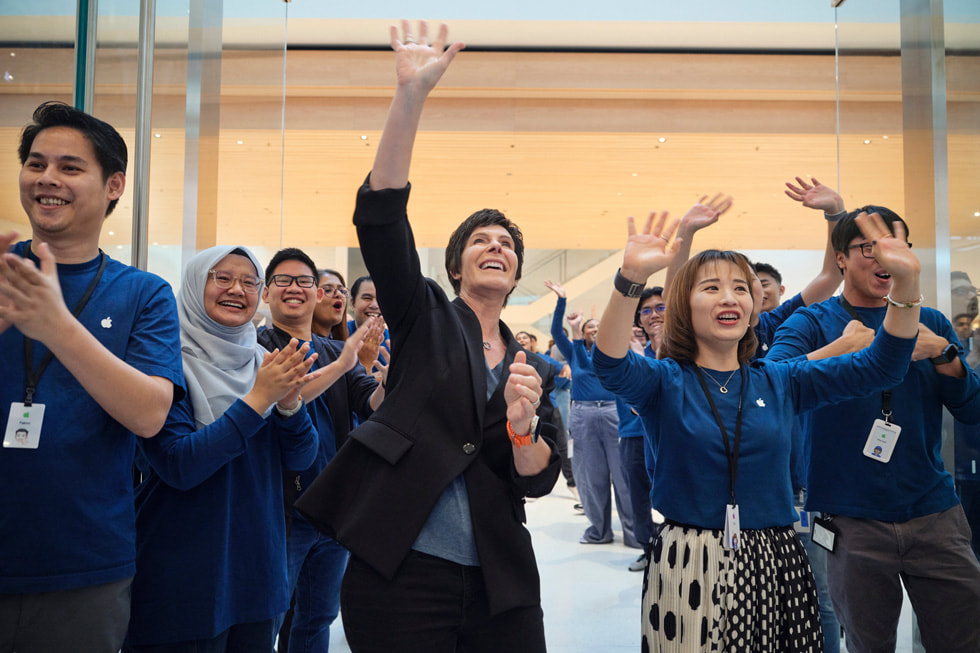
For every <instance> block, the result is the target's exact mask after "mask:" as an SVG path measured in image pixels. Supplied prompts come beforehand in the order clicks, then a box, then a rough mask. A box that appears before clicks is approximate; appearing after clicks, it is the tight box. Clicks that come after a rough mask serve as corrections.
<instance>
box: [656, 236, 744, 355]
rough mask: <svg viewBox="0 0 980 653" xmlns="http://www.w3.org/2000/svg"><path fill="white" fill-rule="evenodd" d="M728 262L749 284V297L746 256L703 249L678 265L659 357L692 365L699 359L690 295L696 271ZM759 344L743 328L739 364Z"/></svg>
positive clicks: (739, 348) (694, 282)
mask: <svg viewBox="0 0 980 653" xmlns="http://www.w3.org/2000/svg"><path fill="white" fill-rule="evenodd" d="M720 262H728V263H733V264H734V265H736V266H738V268H739V270H741V272H742V274H744V275H745V276H746V281H749V282H750V283H749V284H748V286H749V295H750V296H751V295H752V283H751V279H752V268H751V267H750V265H749V260H748V259H747V258H745V255H743V254H741V253H739V252H733V251H731V250H725V251H722V250H717V249H706V250H704V251H703V252H701V253H700V254H698V255H696V256H693V257H691V258H690V259H688V261H687V263H685V264H684V265H683V266H681V269H680V270H678V271H677V275H676V276H675V277H674V280H673V281H672V282H671V284H670V290H669V291H668V293H667V301H668V302H669V303H670V310H669V311H667V314H666V315H665V316H664V336H663V342H662V343H661V345H660V350H659V351H658V352H657V357H658V358H672V359H674V360H675V361H678V362H682V361H687V362H690V363H694V362H695V361H696V360H697V356H698V342H697V338H696V337H695V335H694V319H693V316H692V314H691V292H692V291H693V290H694V285H695V284H696V283H697V279H698V271H699V270H700V269H701V268H702V267H703V266H705V265H709V264H712V263H720ZM757 345H758V341H757V340H756V337H755V329H753V328H752V327H751V326H748V327H746V329H745V335H743V336H742V338H741V340H739V342H738V362H739V364H742V363H747V362H749V361H750V360H752V357H753V356H755V350H756V347H757Z"/></svg>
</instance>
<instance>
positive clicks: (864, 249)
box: [847, 243, 912, 258]
mask: <svg viewBox="0 0 980 653" xmlns="http://www.w3.org/2000/svg"><path fill="white" fill-rule="evenodd" d="M905 244H906V245H908V246H909V247H912V243H905ZM859 247H860V248H861V256H863V257H864V258H874V257H875V255H874V254H872V253H871V248H872V247H874V245H872V244H871V243H858V244H857V245H848V246H847V249H849V250H851V249H857V248H859Z"/></svg>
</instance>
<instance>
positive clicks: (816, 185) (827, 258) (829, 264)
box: [784, 177, 846, 306]
mask: <svg viewBox="0 0 980 653" xmlns="http://www.w3.org/2000/svg"><path fill="white" fill-rule="evenodd" d="M786 188H787V190H786V191H784V192H785V193H786V195H787V197H789V198H790V199H793V200H795V201H797V202H800V203H801V204H803V206H805V207H807V208H809V209H817V210H819V211H823V214H824V217H825V218H826V219H827V244H826V245H825V247H824V255H823V265H822V266H821V267H820V272H819V273H818V274H817V276H815V277H814V278H813V280H812V281H810V283H808V284H807V285H806V288H804V289H803V292H801V293H800V294H801V295H802V297H803V303H804V304H806V305H807V306H809V305H811V304H815V303H817V302H822V301H823V300H825V299H828V298H830V297H831V296H833V294H834V292H836V290H837V287H838V286H840V282H841V279H842V277H841V273H840V269H839V268H838V267H837V258H836V257H835V256H834V246H833V244H832V243H831V240H830V235H831V234H832V233H833V231H834V225H835V224H836V222H837V220H839V219H840V218H841V217H843V216H844V215H845V213H846V211H845V209H844V199H843V198H842V197H841V196H840V195H839V194H838V193H837V191H835V190H834V189H833V188H831V187H829V186H824V185H823V184H821V183H820V182H819V181H818V180H817V178H816V177H811V178H810V183H807V182H806V181H804V180H803V179H802V178H801V177H797V178H796V185H794V184H793V183H792V182H786Z"/></svg>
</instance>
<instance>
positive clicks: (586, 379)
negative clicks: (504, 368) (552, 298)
mask: <svg viewBox="0 0 980 653" xmlns="http://www.w3.org/2000/svg"><path fill="white" fill-rule="evenodd" d="M564 317H565V298H564V297H559V298H558V303H557V304H556V305H555V314H554V317H552V319H551V337H552V338H554V340H555V345H556V346H557V347H558V351H560V352H561V354H562V356H564V357H565V360H567V361H568V364H569V366H570V367H571V368H572V401H613V400H615V399H616V395H614V394H613V393H611V392H609V391H608V390H606V389H605V388H603V387H602V384H601V383H599V379H597V378H596V375H595V371H594V370H593V369H592V352H593V351H594V348H593V350H590V349H588V348H587V347H586V346H585V341H584V340H582V339H580V338H579V339H576V340H575V341H574V342H573V341H571V340H569V339H568V336H566V335H565V332H564V331H562V329H561V321H562V319H564Z"/></svg>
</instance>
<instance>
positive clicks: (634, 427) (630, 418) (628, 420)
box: [616, 397, 644, 438]
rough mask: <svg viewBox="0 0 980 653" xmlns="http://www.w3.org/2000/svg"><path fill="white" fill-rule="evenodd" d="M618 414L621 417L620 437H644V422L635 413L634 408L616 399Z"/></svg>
mask: <svg viewBox="0 0 980 653" xmlns="http://www.w3.org/2000/svg"><path fill="white" fill-rule="evenodd" d="M616 414H617V415H618V416H619V437H621V438H642V437H643V435H644V429H643V420H641V419H640V416H639V415H637V414H636V413H635V412H633V407H632V406H630V405H629V404H628V403H626V402H625V401H623V400H622V399H620V398H619V397H616Z"/></svg>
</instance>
